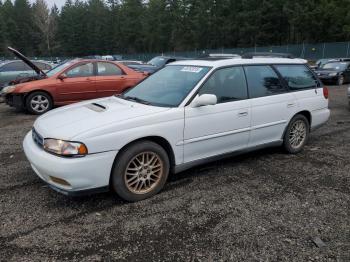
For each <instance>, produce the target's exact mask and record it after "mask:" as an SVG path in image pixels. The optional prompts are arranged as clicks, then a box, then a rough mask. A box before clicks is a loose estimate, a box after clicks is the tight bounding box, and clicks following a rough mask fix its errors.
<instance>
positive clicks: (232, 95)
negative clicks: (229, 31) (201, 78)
mask: <svg viewBox="0 0 350 262" xmlns="http://www.w3.org/2000/svg"><path fill="white" fill-rule="evenodd" d="M202 94H213V95H216V97H217V99H218V101H217V104H216V105H208V106H202V107H192V106H191V105H189V106H187V107H186V108H185V133H184V161H185V162H191V161H195V160H199V159H204V158H208V157H212V156H216V155H220V154H225V153H229V152H233V151H236V150H239V149H242V148H245V147H246V146H247V144H248V140H249V134H250V117H251V116H250V115H251V109H250V104H249V100H248V91H247V84H246V80H245V76H244V71H243V68H242V67H240V66H237V67H230V68H224V69H219V70H217V71H216V72H215V73H214V74H213V75H212V76H211V77H210V78H209V79H208V80H207V81H206V83H205V84H204V85H203V86H202V87H201V88H200V90H199V93H198V95H202Z"/></svg>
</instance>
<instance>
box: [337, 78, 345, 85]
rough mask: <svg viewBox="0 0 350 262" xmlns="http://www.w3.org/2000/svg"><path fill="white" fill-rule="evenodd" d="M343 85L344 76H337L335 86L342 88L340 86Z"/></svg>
mask: <svg viewBox="0 0 350 262" xmlns="http://www.w3.org/2000/svg"><path fill="white" fill-rule="evenodd" d="M344 83H345V79H344V76H339V77H338V80H337V85H338V86H342V85H344Z"/></svg>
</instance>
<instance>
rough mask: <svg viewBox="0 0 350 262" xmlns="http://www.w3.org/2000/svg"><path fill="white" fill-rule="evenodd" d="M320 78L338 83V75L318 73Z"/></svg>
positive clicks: (323, 80)
mask: <svg viewBox="0 0 350 262" xmlns="http://www.w3.org/2000/svg"><path fill="white" fill-rule="evenodd" d="M318 78H319V79H320V80H321V81H322V82H325V83H336V82H337V81H338V76H337V75H336V76H327V75H323V76H322V75H321V76H320V75H318Z"/></svg>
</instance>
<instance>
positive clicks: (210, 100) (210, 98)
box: [191, 94, 218, 107]
mask: <svg viewBox="0 0 350 262" xmlns="http://www.w3.org/2000/svg"><path fill="white" fill-rule="evenodd" d="M217 102H218V99H217V97H216V95H209V94H203V95H201V96H197V97H196V98H195V99H194V100H193V102H192V104H191V105H192V107H201V106H209V105H216V103H217Z"/></svg>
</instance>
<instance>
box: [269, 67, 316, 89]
mask: <svg viewBox="0 0 350 262" xmlns="http://www.w3.org/2000/svg"><path fill="white" fill-rule="evenodd" d="M275 68H276V69H277V70H278V71H279V72H280V74H281V75H282V77H283V78H284V80H286V82H287V84H288V86H289V88H290V89H293V90H299V89H306V88H312V87H315V86H316V84H317V80H316V78H315V76H314V74H313V73H312V72H311V71H310V69H308V68H307V67H306V66H304V65H276V66H275Z"/></svg>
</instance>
